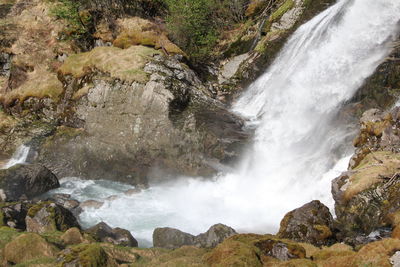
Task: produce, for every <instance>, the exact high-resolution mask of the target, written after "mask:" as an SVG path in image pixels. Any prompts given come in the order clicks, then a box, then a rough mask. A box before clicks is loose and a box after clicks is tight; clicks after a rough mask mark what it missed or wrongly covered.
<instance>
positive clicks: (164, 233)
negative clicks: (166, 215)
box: [153, 227, 195, 249]
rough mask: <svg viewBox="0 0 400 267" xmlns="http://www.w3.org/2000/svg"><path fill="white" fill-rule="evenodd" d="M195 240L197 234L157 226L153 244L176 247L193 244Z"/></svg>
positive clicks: (155, 245)
mask: <svg viewBox="0 0 400 267" xmlns="http://www.w3.org/2000/svg"><path fill="white" fill-rule="evenodd" d="M194 240H195V236H193V235H191V234H188V233H185V232H182V231H180V230H178V229H174V228H169V227H164V228H156V229H154V232H153V246H154V247H159V248H167V249H176V248H179V247H182V246H185V245H188V246H191V245H193V244H194Z"/></svg>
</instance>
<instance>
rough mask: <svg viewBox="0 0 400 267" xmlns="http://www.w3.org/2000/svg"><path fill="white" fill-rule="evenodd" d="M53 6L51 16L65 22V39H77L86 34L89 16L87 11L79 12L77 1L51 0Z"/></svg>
mask: <svg viewBox="0 0 400 267" xmlns="http://www.w3.org/2000/svg"><path fill="white" fill-rule="evenodd" d="M51 1H52V2H53V3H54V6H53V7H52V8H51V10H50V12H51V15H53V16H55V17H56V18H58V19H62V20H64V21H65V22H66V24H67V26H66V28H65V35H66V36H67V39H69V38H70V39H79V38H81V37H83V36H84V35H86V34H87V33H88V25H89V24H90V22H91V19H92V18H91V15H90V13H89V12H88V11H80V10H81V5H80V3H79V1H74V0H51Z"/></svg>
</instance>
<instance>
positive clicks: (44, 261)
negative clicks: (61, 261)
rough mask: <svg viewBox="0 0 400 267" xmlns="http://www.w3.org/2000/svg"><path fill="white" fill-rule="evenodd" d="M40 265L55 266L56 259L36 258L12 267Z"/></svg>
mask: <svg viewBox="0 0 400 267" xmlns="http://www.w3.org/2000/svg"><path fill="white" fill-rule="evenodd" d="M41 264H44V265H46V266H49V265H50V264H51V266H56V258H50V257H43V258H38V259H34V260H30V261H26V262H23V263H19V264H17V265H14V267H29V266H41Z"/></svg>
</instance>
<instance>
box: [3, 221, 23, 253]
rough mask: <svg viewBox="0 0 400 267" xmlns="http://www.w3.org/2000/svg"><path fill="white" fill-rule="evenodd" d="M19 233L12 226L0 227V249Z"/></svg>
mask: <svg viewBox="0 0 400 267" xmlns="http://www.w3.org/2000/svg"><path fill="white" fill-rule="evenodd" d="M19 235H20V233H19V232H18V231H17V230H15V229H14V228H10V227H6V226H3V227H0V249H1V248H4V246H5V245H6V244H7V243H8V242H10V241H11V240H13V239H14V238H16V237H17V236H19Z"/></svg>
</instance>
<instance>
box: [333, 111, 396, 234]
mask: <svg viewBox="0 0 400 267" xmlns="http://www.w3.org/2000/svg"><path fill="white" fill-rule="evenodd" d="M399 116H400V110H399V108H394V109H393V110H392V111H390V112H382V111H380V110H377V109H373V110H368V111H366V112H365V113H364V114H363V116H362V118H361V129H360V133H359V134H358V136H357V137H356V138H355V140H354V145H355V146H356V152H355V154H354V156H353V157H352V159H351V161H350V164H349V170H348V171H347V172H345V173H343V174H342V175H341V176H340V177H338V178H336V179H335V180H333V181H332V194H333V197H334V199H335V211H336V215H337V218H338V221H339V223H340V226H341V228H342V230H343V231H345V232H346V233H347V235H357V234H359V233H364V234H367V235H368V234H369V233H370V232H371V231H373V230H375V229H376V228H379V227H388V226H393V227H394V226H396V225H397V224H398V223H399V222H400V220H399V219H398V213H399V208H400V198H399V194H398V190H399V188H400V182H399V181H400V180H399V169H398V166H399V164H400V153H399V152H400V138H399V133H400V117H399Z"/></svg>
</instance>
